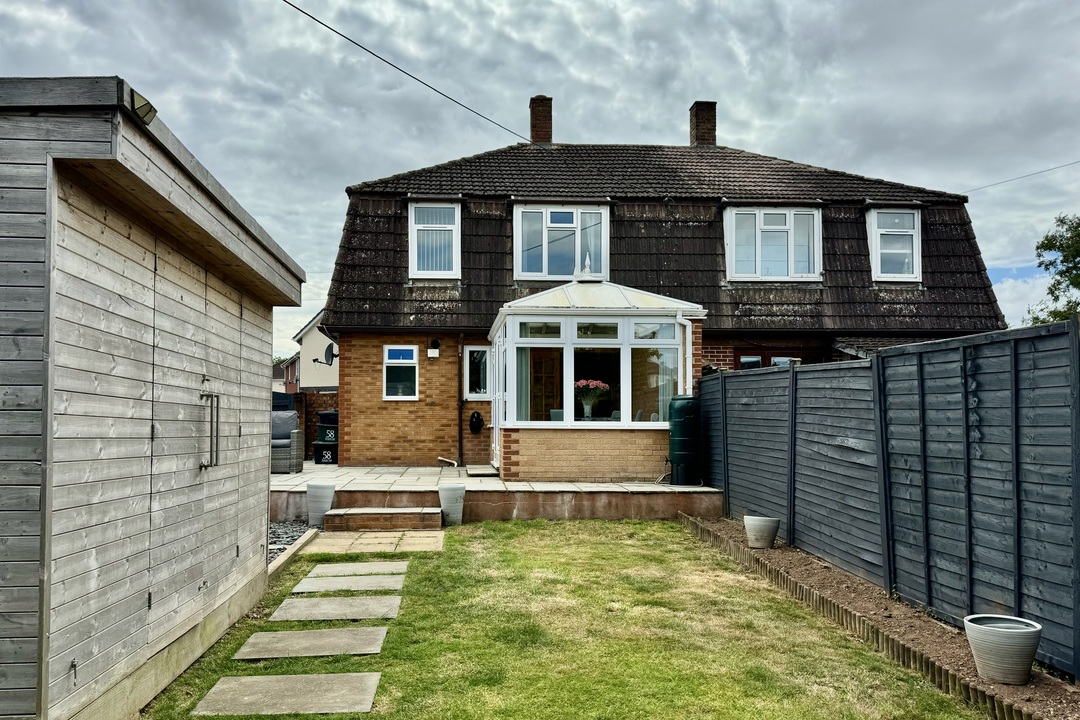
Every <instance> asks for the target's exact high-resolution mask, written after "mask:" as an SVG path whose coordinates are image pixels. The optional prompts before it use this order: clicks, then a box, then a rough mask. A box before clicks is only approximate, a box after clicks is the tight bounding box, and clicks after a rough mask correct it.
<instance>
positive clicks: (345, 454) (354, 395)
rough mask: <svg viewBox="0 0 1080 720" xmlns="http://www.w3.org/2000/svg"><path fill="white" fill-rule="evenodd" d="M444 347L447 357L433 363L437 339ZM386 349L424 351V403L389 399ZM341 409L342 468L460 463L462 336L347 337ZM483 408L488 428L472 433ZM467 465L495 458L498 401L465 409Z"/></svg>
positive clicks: (475, 340)
mask: <svg viewBox="0 0 1080 720" xmlns="http://www.w3.org/2000/svg"><path fill="white" fill-rule="evenodd" d="M434 339H437V340H439V341H440V342H441V347H440V348H439V357H437V358H428V357H427V349H428V347H429V345H430V343H431V341H432V340H434ZM465 344H466V345H487V344H488V343H487V338H484V337H480V336H469V335H466V336H465ZM384 345H416V346H418V352H419V367H418V371H417V375H418V388H419V396H420V399H419V400H383V399H382V393H383V386H382V374H383V371H382V368H383V365H382V358H383V346H384ZM338 351H339V352H340V353H341V356H340V358H339V362H340V363H341V365H340V370H339V375H338V377H339V383H338V394H339V395H338V411H339V419H338V422H339V425H340V429H341V441H340V445H339V446H338V462H339V463H340V464H341V465H353V466H364V465H422V466H423V465H426V466H433V465H438V464H440V463H439V461H438V458H439V457H440V456H441V457H445V458H449V459H451V460H457V459H458V442H457V440H458V424H457V423H458V404H457V403H458V388H459V387H460V383H461V380H460V379H459V377H458V335H457V334H449V333H444V334H438V333H424V334H385V335H383V334H379V335H376V334H367V333H363V334H361V333H356V334H350V335H342V337H341V339H340V342H339V343H338ZM474 410H478V411H479V412H480V414H481V415H482V416H483V418H484V429H483V430H482V431H481V432H480V433H479V434H478V435H473V434H472V433H471V432H469V426H468V423H469V416H470V415H471V414H472V412H473V411H474ZM461 421H462V423H463V431H462V432H463V435H464V447H465V462H466V463H467V464H470V465H471V464H481V463H486V462H488V461H489V460H490V456H489V454H490V450H489V447H490V442H491V440H490V437H491V433H490V430H489V427H488V426H489V425H490V424H491V404H490V403H487V402H471V403H466V404H465V408H464V409H462V410H461Z"/></svg>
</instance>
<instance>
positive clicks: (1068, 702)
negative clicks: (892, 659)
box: [699, 518, 1080, 720]
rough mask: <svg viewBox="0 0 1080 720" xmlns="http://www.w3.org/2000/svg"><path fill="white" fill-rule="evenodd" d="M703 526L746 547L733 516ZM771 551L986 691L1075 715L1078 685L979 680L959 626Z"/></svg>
mask: <svg viewBox="0 0 1080 720" xmlns="http://www.w3.org/2000/svg"><path fill="white" fill-rule="evenodd" d="M699 521H700V522H702V523H703V524H704V525H705V526H706V527H707V528H709V529H711V530H713V531H715V532H717V533H718V534H719V535H721V536H722V537H723V538H725V539H727V540H729V541H732V542H735V543H737V544H739V545H742V546H743V547H745V546H746V534H745V532H744V531H743V527H742V523H740V522H736V521H733V520H719V519H714V518H713V519H707V518H699ZM778 545H779V547H777V548H774V549H772V550H756V551H755V553H760V554H761V557H762V558H763V559H764V560H766V561H767V562H768V563H769V564H771V565H773V566H774V567H777V568H780V569H781V570H783V571H784V572H786V573H787V574H788V575H791V576H792V577H793V578H794V579H795V580H796V581H798V582H800V583H802V584H803V585H806V586H808V587H811V588H814V589H815V590H817V591H818V592H819V593H821V594H822V595H824V596H826V597H828V598H829V599H831V600H833V601H834V602H837V603H839V604H841V605H843V606H845V607H847V608H848V609H850V610H853V611H855V612H858V613H860V614H862V615H865V616H866V617H867V618H869V619H870V620H871V621H872V622H873V623H874V624H875V625H877V626H878V627H879V628H881V629H882V630H883V631H885V632H886V633H888V634H889V635H892V636H893V637H894V638H896V639H898V640H900V641H901V642H904V643H905V644H907V645H908V646H910V647H912V648H915V649H916V650H919V651H921V652H922V653H923V654H925V655H927V656H929V657H932V658H934V659H935V660H936V661H937V662H938V664H939V665H941V666H942V667H945V668H948V669H949V670H952V671H953V672H954V673H956V674H957V675H959V676H960V677H962V678H965V679H966V680H967V681H968V682H970V683H971V685H972V687H978V688H980V689H982V690H985V691H986V692H987V693H993V694H994V695H997V696H998V697H1000V698H1002V699H1003V700H1007V701H1009V702H1012V703H1013V704H1014V705H1016V706H1017V707H1018V708H1020V709H1022V710H1024V711H1027V712H1031V713H1032V714H1034V715H1038V716H1041V717H1043V718H1047V720H1049V719H1050V718H1053V719H1054V720H1080V688H1077V687H1075V686H1073V685H1072V684H1070V683H1067V682H1063V681H1061V680H1058V679H1057V678H1054V677H1051V676H1050V675H1047V674H1046V673H1044V672H1040V671H1037V670H1035V671H1032V673H1031V681H1030V682H1029V683H1028V684H1027V685H1019V686H1014V685H1000V684H995V683H989V682H986V681H985V680H981V679H979V676H978V673H976V671H975V661H974V659H972V657H971V650H970V649H969V648H968V643H967V638H966V637H965V636H964V633H963V631H961V630H958V629H957V628H954V627H952V626H951V625H946V624H944V623H942V622H939V621H938V620H935V619H934V618H932V617H930V616H929V615H927V614H926V613H924V612H922V611H920V610H917V609H916V608H914V607H912V606H911V605H908V604H906V603H903V602H900V601H897V600H893V599H891V598H890V597H889V596H888V595H887V594H886V593H885V591H884V590H882V589H881V588H879V587H877V586H876V585H874V584H872V583H870V582H868V581H866V580H863V579H862V578H859V577H856V576H854V575H852V574H851V573H849V572H846V571H844V570H841V569H839V568H837V567H834V566H832V565H829V564H827V563H826V562H825V561H823V560H821V559H820V558H817V557H815V556H813V555H810V554H809V553H806V552H804V551H802V550H799V549H798V548H791V547H787V546H785V545H781V544H780V543H779V541H778Z"/></svg>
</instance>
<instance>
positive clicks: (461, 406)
mask: <svg viewBox="0 0 1080 720" xmlns="http://www.w3.org/2000/svg"><path fill="white" fill-rule="evenodd" d="M464 368H465V333H458V341H457V401H458V408H457V459H458V467H465V429H464V426H463V425H462V420H461V413H463V412H465V370H464Z"/></svg>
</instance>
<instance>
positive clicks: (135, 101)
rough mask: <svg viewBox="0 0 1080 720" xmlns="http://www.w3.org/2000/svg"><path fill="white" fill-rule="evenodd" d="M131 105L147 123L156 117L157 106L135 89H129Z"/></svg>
mask: <svg viewBox="0 0 1080 720" xmlns="http://www.w3.org/2000/svg"><path fill="white" fill-rule="evenodd" d="M131 107H132V109H133V110H134V111H135V114H136V115H138V116H139V119H141V120H142V121H143V122H144V123H146V124H147V125H149V124H150V123H152V122H153V121H154V118H156V117H157V108H155V107H154V106H153V105H151V104H150V101H149V100H147V99H146V98H144V97H143V96H142V95H140V94H139V93H137V92H135V90H132V91H131Z"/></svg>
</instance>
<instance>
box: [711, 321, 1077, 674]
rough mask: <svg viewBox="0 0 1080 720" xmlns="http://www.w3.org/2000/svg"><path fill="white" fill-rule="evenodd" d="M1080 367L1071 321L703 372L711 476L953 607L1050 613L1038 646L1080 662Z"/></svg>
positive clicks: (893, 579) (919, 601) (949, 610)
mask: <svg viewBox="0 0 1080 720" xmlns="http://www.w3.org/2000/svg"><path fill="white" fill-rule="evenodd" d="M1078 382H1080V372H1078V339H1077V324H1076V323H1075V322H1070V323H1058V324H1055V325H1046V326H1041V327H1037V328H1024V329H1020V330H1013V331H1006V332H1000V333H992V334H988V335H978V336H972V337H968V338H959V339H953V340H945V341H940V342H933V343H923V344H919V345H908V346H901V347H896V348H890V349H888V350H885V351H882V352H881V353H879V354H878V355H877V356H876V357H875V358H874V359H873V360H865V361H858V362H848V363H834V364H828V365H808V366H804V367H792V368H770V369H765V370H746V371H741V372H731V373H722V374H720V375H716V376H711V377H706V378H703V379H702V381H701V384H700V388H701V415H702V427H703V432H704V433H705V435H706V442H705V445H706V455H707V457H708V465H707V470H706V480H707V481H708V482H709V483H710V484H712V485H714V486H716V487H720V488H722V489H723V490H724V492H725V496H726V498H727V507H728V508H729V512H730V513H731V514H732V516H734V517H741V516H742V515H747V514H752V515H769V516H772V517H779V518H780V519H781V529H780V537H781V538H783V539H784V540H785V541H787V542H788V543H789V544H791V545H794V546H797V547H800V548H803V549H804V550H806V551H807V552H810V553H813V554H815V555H817V556H819V557H822V558H824V559H826V560H828V561H829V562H832V563H834V564H836V565H838V566H839V567H842V568H844V569H846V570H848V571H850V572H852V573H855V574H856V575H859V576H861V577H863V578H865V579H867V580H869V581H871V582H874V583H876V584H878V585H879V586H881V587H883V588H887V589H889V590H890V591H892V592H894V593H896V594H897V595H899V596H900V597H901V598H903V599H904V600H907V601H909V602H912V603H914V604H916V605H920V606H923V607H925V608H926V609H927V610H929V611H930V612H931V613H933V614H934V615H936V616H938V617H940V618H942V619H944V620H946V621H948V622H951V623H953V624H956V625H962V620H963V617H964V616H965V615H968V614H971V613H998V614H1008V615H1021V616H1023V617H1026V618H1030V619H1032V620H1035V621H1037V622H1040V623H1042V625H1043V641H1042V644H1041V646H1040V651H1039V658H1040V659H1041V660H1043V661H1044V662H1046V663H1048V664H1050V665H1053V666H1055V667H1058V668H1060V669H1062V670H1065V671H1067V672H1071V673H1073V674H1074V675H1075V674H1077V672H1078V670H1080V667H1078V658H1077V649H1078V648H1080V593H1078V588H1080V543H1078V542H1077V539H1078V536H1080V531H1078V523H1080V490H1078V487H1080V472H1078V468H1077V462H1078V452H1077V451H1078V450H1080V442H1078V438H1077V433H1078V432H1080V423H1077V422H1075V421H1074V418H1075V417H1076V413H1077V411H1078V410H1080V404H1078Z"/></svg>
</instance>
